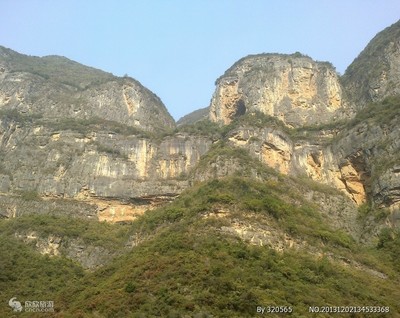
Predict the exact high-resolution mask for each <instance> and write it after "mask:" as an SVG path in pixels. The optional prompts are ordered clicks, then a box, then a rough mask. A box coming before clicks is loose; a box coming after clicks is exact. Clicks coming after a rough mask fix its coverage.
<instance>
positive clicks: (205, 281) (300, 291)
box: [0, 148, 400, 317]
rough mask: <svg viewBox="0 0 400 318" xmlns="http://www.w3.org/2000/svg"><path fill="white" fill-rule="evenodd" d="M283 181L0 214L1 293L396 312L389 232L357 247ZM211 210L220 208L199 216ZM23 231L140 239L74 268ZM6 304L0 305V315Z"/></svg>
mask: <svg viewBox="0 0 400 318" xmlns="http://www.w3.org/2000/svg"><path fill="white" fill-rule="evenodd" d="M222 149H223V148H221V149H220V150H219V151H222ZM215 151H217V150H215ZM225 151H226V150H225ZM243 156H244V154H243ZM239 157H240V154H239ZM244 159H245V158H244V157H243V160H244ZM294 182H295V181H293V180H292V181H291V180H290V179H288V180H286V179H285V180H280V179H279V178H270V179H267V181H265V182H259V181H255V180H254V179H251V178H245V177H227V178H223V179H219V180H212V181H209V182H206V183H201V184H198V185H195V186H193V187H192V188H191V189H189V190H187V191H185V192H184V193H182V195H180V196H179V197H178V198H177V199H176V200H175V201H174V202H173V203H171V204H169V205H167V206H165V207H162V208H158V209H156V210H153V211H151V212H148V213H146V214H144V215H143V216H142V217H140V218H139V219H137V220H136V221H135V222H133V223H132V224H125V225H112V224H107V223H98V222H96V221H89V220H82V219H79V220H78V219H74V218H68V217H61V216H49V215H26V216H22V217H19V218H15V219H10V220H0V243H1V244H0V264H1V265H2V268H6V269H7V270H5V271H2V272H1V273H0V287H1V288H0V293H1V296H2V298H3V299H9V298H11V297H12V296H18V297H19V299H20V300H23V299H39V300H40V299H49V300H54V302H55V307H56V310H57V311H58V312H59V315H60V316H62V317H93V316H100V317H102V316H104V317H157V316H162V317H183V316H189V317H196V315H197V316H198V317H201V316H205V317H207V316H211V315H212V316H214V317H254V316H255V315H256V312H255V311H256V306H259V305H262V306H269V305H271V306H272V305H280V306H291V307H292V308H293V310H294V312H295V314H294V315H296V317H301V316H307V314H308V307H309V306H313V305H319V306H321V305H332V306H337V305H341V306H345V305H350V304H351V305H360V306H361V305H365V304H372V305H380V306H390V309H391V312H396V311H398V310H400V307H399V305H398V301H397V300H398V299H399V297H400V291H399V290H398V280H399V275H400V268H399V267H398V265H396V264H399V262H398V261H399V259H398V257H399V256H398V255H400V253H399V251H398V247H399V246H400V244H399V241H398V240H399V235H398V233H397V232H396V233H395V232H393V231H390V232H388V233H386V232H382V233H381V235H380V239H379V243H378V244H377V247H376V248H371V249H370V250H366V249H363V248H361V246H360V245H359V244H357V243H356V242H354V241H353V240H352V239H351V237H350V236H348V235H347V234H345V233H343V232H340V231H337V230H333V229H332V228H331V227H330V226H329V225H328V224H327V223H326V221H325V220H324V218H323V217H322V215H321V214H320V213H319V212H318V210H317V209H316V207H315V206H314V205H313V204H310V203H308V202H307V201H305V200H304V199H303V198H302V194H301V191H302V190H301V189H297V188H296V185H295V183H294ZM216 210H223V211H228V214H227V215H226V216H225V217H217V216H212V215H211V216H210V215H209V214H210V213H212V212H213V211H216ZM237 222H239V223H241V224H253V225H256V226H260V227H266V228H267V229H271V228H274V229H278V230H279V231H283V232H284V233H287V234H288V235H290V236H291V237H292V238H293V239H294V240H296V241H298V242H307V243H306V245H305V246H304V249H303V248H302V249H299V250H298V249H296V248H288V249H286V250H285V251H284V252H277V251H275V250H274V249H271V248H270V247H268V246H256V245H251V244H249V243H248V242H246V241H243V240H241V239H239V238H237V237H235V236H234V235H231V234H228V233H226V232H224V231H223V230H222V229H223V227H229V226H232V224H237ZM32 230H34V231H35V232H36V233H37V234H38V235H39V236H41V237H47V236H48V235H57V236H60V237H64V239H66V238H81V239H83V240H84V241H85V242H86V243H88V244H93V245H96V246H103V247H105V248H110V249H111V248H114V249H116V248H118V247H119V248H123V246H124V245H125V242H126V241H127V240H128V238H129V237H135V238H137V240H138V241H139V242H141V243H140V244H139V245H138V246H137V247H135V248H134V249H132V250H131V251H129V252H126V253H125V254H123V255H121V256H120V257H118V258H116V259H114V260H113V261H112V262H111V263H109V264H108V265H106V266H104V267H103V268H101V269H98V270H96V271H94V272H83V270H82V269H81V268H80V267H79V266H78V265H76V264H74V263H72V262H70V261H68V260H66V259H64V258H63V257H54V258H48V257H46V256H41V255H38V254H37V253H36V252H34V246H33V245H25V244H23V243H21V242H20V241H17V240H16V238H15V235H14V233H16V232H18V233H26V232H29V231H32ZM342 256H344V257H346V258H352V259H356V260H357V262H359V263H362V264H366V266H370V267H372V268H373V269H374V268H375V269H378V270H380V271H383V272H384V273H385V274H387V275H390V279H382V278H379V277H376V276H374V275H371V274H370V273H369V272H367V271H364V270H361V269H357V268H355V267H353V266H345V265H343V264H342V263H341V262H340V261H338V259H340V257H342ZM27 259H29V263H27V262H28V261H27ZM10 262H12V263H10ZM45 275H48V277H49V278H46V279H45V278H44V277H47V276H45ZM26 286H30V287H28V288H27V287H26ZM9 310H10V309H9V308H7V307H4V306H3V307H1V306H0V315H1V316H7V315H8V314H9V313H10V311H9ZM21 316H22V317H25V316H27V314H25V313H22V314H21Z"/></svg>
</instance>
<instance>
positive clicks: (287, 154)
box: [0, 22, 400, 230]
mask: <svg viewBox="0 0 400 318" xmlns="http://www.w3.org/2000/svg"><path fill="white" fill-rule="evenodd" d="M399 23H400V22H398V23H396V24H394V25H393V26H391V27H390V28H388V29H386V30H384V31H383V32H381V33H379V34H378V35H377V36H376V37H375V38H374V39H373V40H372V41H371V43H370V44H369V45H368V46H367V48H366V49H365V50H364V51H363V53H362V54H360V56H359V57H358V58H357V59H356V60H355V61H354V62H353V64H352V65H351V66H350V67H349V69H348V70H347V71H346V74H345V75H344V76H343V78H340V77H339V75H338V74H337V73H336V71H335V69H334V67H333V66H332V65H331V64H330V63H328V62H316V61H314V60H312V59H311V58H309V57H307V56H304V55H301V54H300V53H295V54H292V55H283V54H261V55H253V56H248V57H245V58H243V59H241V60H239V61H238V62H236V63H235V64H234V65H233V66H232V67H231V68H230V69H228V70H227V71H226V72H225V74H224V75H223V76H221V77H220V78H219V79H218V80H217V81H216V91H215V93H214V95H213V97H212V100H211V104H210V107H209V108H206V109H202V110H200V111H199V112H195V113H194V114H192V115H190V116H188V117H187V118H186V119H185V120H182V122H183V123H184V122H185V121H186V123H185V125H184V126H186V127H184V128H182V127H179V128H178V129H176V125H175V123H174V121H173V119H172V118H171V116H170V115H169V114H168V112H167V110H166V108H165V106H164V105H163V104H162V102H161V101H160V100H159V98H158V97H157V96H156V95H154V94H153V93H151V92H150V91H149V90H147V89H146V88H144V87H143V86H142V85H140V83H139V82H137V81H136V80H133V79H131V78H127V77H126V78H117V77H115V76H113V75H112V74H108V73H105V72H102V71H99V70H96V69H93V68H89V67H85V66H83V65H80V64H78V63H76V62H73V61H70V60H68V59H66V58H63V57H57V56H49V57H43V58H38V57H28V56H24V55H22V54H19V53H16V52H13V51H11V50H9V49H6V48H3V47H0V81H1V87H0V115H1V116H0V158H1V164H0V191H1V192H2V193H4V194H10V193H11V194H18V193H25V192H29V191H34V192H35V193H37V195H38V196H41V197H46V198H70V199H75V200H80V201H83V202H84V203H87V204H92V205H94V206H95V207H96V208H95V210H96V213H97V217H98V218H99V219H101V220H108V221H114V222H118V221H126V220H132V219H134V218H135V217H136V216H137V215H140V214H142V213H144V211H146V210H148V209H153V208H155V207H157V206H159V205H160V204H162V203H163V202H170V201H171V200H173V199H174V198H175V197H176V196H177V195H179V194H180V193H181V192H182V191H183V190H184V189H186V188H188V187H189V186H190V185H191V184H192V182H196V181H204V180H207V179H212V178H219V177H223V176H225V175H229V174H231V173H232V172H235V171H240V170H241V169H243V166H242V163H240V162H239V161H238V160H236V159H234V158H233V159H232V158H223V157H218V156H217V157H215V158H213V159H212V161H210V162H208V163H206V164H208V165H209V167H208V168H207V169H203V170H204V171H203V172H200V171H201V169H197V168H198V167H196V166H197V165H198V163H199V162H200V159H201V158H202V156H204V155H206V154H207V153H208V152H209V150H210V149H211V148H212V145H213V144H215V143H218V142H220V141H222V143H226V144H227V145H229V146H230V147H233V148H241V149H243V151H246V153H248V154H250V155H251V156H253V158H257V159H258V160H259V161H260V162H262V163H263V164H264V165H266V166H269V167H271V168H273V169H274V170H275V171H277V172H279V173H281V174H285V175H290V176H294V177H307V178H309V179H312V180H314V181H317V182H320V183H324V184H326V185H329V186H331V187H333V188H336V189H339V190H341V191H342V192H343V193H345V194H346V195H347V196H348V199H350V200H352V201H353V202H354V204H355V205H361V204H363V203H365V202H367V201H369V202H372V204H374V205H375V206H378V207H387V208H390V209H391V211H392V212H393V213H394V214H396V213H398V212H397V211H398V208H399V205H400V192H399V189H400V177H399V171H400V170H399V162H400V161H399V160H400V157H399V155H398V153H399V152H400V144H399V140H400V135H399V131H400V130H399V126H398V122H399V120H398V119H399V116H400V114H399V109H400V107H399V105H400V99H398V98H396V97H392V98H391V99H390V98H389V99H384V98H385V97H390V96H392V95H395V94H397V93H399V92H400V82H399V80H398V79H399V74H400V71H399V69H400V59H399V56H400V53H399V52H400V50H399V47H400V45H399V43H400V42H399V38H400V33H399V25H400V24H399ZM61 68H62V69H63V72H62V73H61V72H59V69H61ZM358 79H359V80H358ZM377 80H378V81H379V89H375V90H371V87H375V86H374V85H375V84H373V83H375V82H374V81H377ZM375 100H376V101H378V102H377V103H376V104H372V105H369V106H368V105H366V103H367V102H369V101H375ZM206 111H208V112H209V118H210V119H211V121H213V122H217V123H219V124H221V126H223V125H225V126H226V125H227V124H232V125H231V126H228V128H227V129H224V128H222V129H221V128H218V125H216V124H212V123H210V122H208V123H207V124H205V125H204V127H205V128H204V129H202V128H201V125H202V121H203V122H204V120H205V119H204V114H205V112H206ZM258 119H260V120H261V124H260V123H255V122H257V120H258ZM192 123H195V125H194V126H193V127H195V129H192V130H190V129H188V126H190V124H192ZM172 128H174V129H176V130H175V131H173V130H172ZM218 129H220V130H219V132H218ZM207 130H210V131H207ZM211 130H212V131H211ZM203 161H204V160H203ZM203 165H204V162H203ZM252 176H255V177H256V178H257V171H256V169H255V170H254V171H253V172H252ZM7 211H8V210H7ZM13 213H14V212H13ZM14 214H15V213H14ZM17 214H18V213H17ZM0 215H4V216H5V217H10V213H9V212H2V213H0ZM396 215H397V214H396ZM349 230H350V229H349Z"/></svg>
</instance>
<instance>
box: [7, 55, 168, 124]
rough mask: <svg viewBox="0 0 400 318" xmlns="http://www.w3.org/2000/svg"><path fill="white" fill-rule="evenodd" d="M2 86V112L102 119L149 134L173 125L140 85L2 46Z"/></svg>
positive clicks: (165, 113)
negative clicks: (12, 111) (136, 128)
mask: <svg viewBox="0 0 400 318" xmlns="http://www.w3.org/2000/svg"><path fill="white" fill-rule="evenodd" d="M0 81H1V89H0V107H1V110H16V111H18V112H19V113H23V114H26V115H36V116H42V117H45V118H47V119H55V118H75V119H89V118H93V117H98V118H101V119H106V120H112V121H116V122H118V123H121V124H125V125H128V126H133V127H138V128H141V129H145V130H148V131H155V130H166V129H170V128H173V127H174V126H175V124H174V120H173V119H172V117H171V116H170V115H169V113H168V111H167V110H166V108H165V106H164V105H163V103H162V102H161V100H160V99H159V98H158V97H157V96H156V95H154V94H153V93H152V92H150V91H149V90H148V89H146V88H145V87H143V86H142V85H141V84H140V83H139V82H138V81H135V80H133V79H131V78H128V77H126V78H118V77H115V76H113V75H112V74H109V73H105V72H103V71H100V70H96V69H93V68H90V67H87V66H84V65H81V64H79V63H76V62H74V61H71V60H68V59H67V58H64V57H59V56H46V57H42V58H39V57H32V56H26V55H23V54H19V53H17V52H14V51H12V50H10V49H7V48H4V47H0Z"/></svg>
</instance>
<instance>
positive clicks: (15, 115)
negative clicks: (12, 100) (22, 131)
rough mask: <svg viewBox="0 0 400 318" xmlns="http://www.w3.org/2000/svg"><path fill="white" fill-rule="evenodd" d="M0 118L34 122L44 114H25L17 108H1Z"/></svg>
mask: <svg viewBox="0 0 400 318" xmlns="http://www.w3.org/2000/svg"><path fill="white" fill-rule="evenodd" d="M0 118H2V119H3V120H10V121H14V122H17V123H24V124H27V123H33V122H34V121H35V120H37V119H40V118H42V116H41V115H40V114H29V115H28V114H23V113H21V112H19V111H18V110H17V109H0Z"/></svg>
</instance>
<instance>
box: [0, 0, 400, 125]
mask: <svg viewBox="0 0 400 318" xmlns="http://www.w3.org/2000/svg"><path fill="white" fill-rule="evenodd" d="M0 12H1V19H0V45H3V46H6V47H9V48H11V49H13V50H16V51H18V52H20V53H24V54H28V55H35V56H44V55H52V54H57V55H62V56H66V57H68V58H70V59H72V60H75V61H78V62H80V63H83V64H86V65H89V66H93V67H96V68H100V69H102V70H105V71H108V72H111V73H113V74H115V75H118V76H123V75H125V74H128V75H129V76H131V77H134V78H135V79H137V80H138V81H140V82H141V83H142V84H143V85H145V86H146V87H148V88H149V89H150V90H152V91H153V92H154V93H156V94H157V95H158V96H159V97H160V98H161V99H162V100H163V102H164V104H165V105H166V106H167V108H168V110H169V112H170V113H171V115H172V116H173V117H174V118H175V119H178V118H180V117H181V116H183V115H185V114H187V113H189V112H191V111H193V110H196V109H198V108H202V107H206V106H208V104H209V101H210V99H211V96H212V93H213V91H214V88H215V87H214V81H215V79H216V78H217V77H219V76H220V75H221V74H223V72H224V71H225V70H226V69H227V68H228V67H229V66H231V65H232V64H233V63H234V62H235V61H236V60H238V59H240V58H241V57H243V56H246V55H248V54H256V53H263V52H265V53H270V52H277V53H294V52H296V51H299V52H301V53H304V54H307V55H309V56H311V57H312V58H313V59H315V60H321V61H330V62H332V63H333V65H334V66H335V67H336V69H337V71H338V72H340V73H344V71H345V69H346V67H347V66H348V65H349V64H350V63H351V62H352V60H353V59H354V58H355V57H357V55H358V54H359V53H360V52H361V50H362V49H363V48H364V47H365V46H366V45H367V43H368V42H369V41H370V40H371V39H372V37H373V36H374V35H375V34H376V33H377V32H379V31H381V30H383V29H384V28H385V27H387V26H389V25H391V24H393V23H394V22H396V21H397V20H398V19H400V1H398V0H379V1H378V0H329V1H328V0H274V1H273V0H196V1H194V0H193V1H192V0H170V1H167V0H141V1H139V0H130V1H128V0H127V1H124V0H108V1H106V0H96V1H94V0H57V1H56V0H0Z"/></svg>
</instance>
